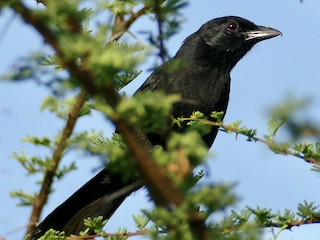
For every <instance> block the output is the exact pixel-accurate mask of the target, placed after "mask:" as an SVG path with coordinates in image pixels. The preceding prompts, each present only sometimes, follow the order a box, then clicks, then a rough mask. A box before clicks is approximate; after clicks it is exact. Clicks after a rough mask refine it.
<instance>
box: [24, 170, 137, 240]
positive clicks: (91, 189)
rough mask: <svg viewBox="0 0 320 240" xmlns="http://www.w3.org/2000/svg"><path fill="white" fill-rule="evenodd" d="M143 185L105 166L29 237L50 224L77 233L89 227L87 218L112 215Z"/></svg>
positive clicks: (32, 238) (57, 228)
mask: <svg viewBox="0 0 320 240" xmlns="http://www.w3.org/2000/svg"><path fill="white" fill-rule="evenodd" d="M141 187H142V183H141V182H140V180H136V179H135V178H131V179H129V180H128V179H123V175H121V174H120V173H113V172H110V171H109V170H108V169H107V168H105V169H103V170H102V171H101V172H99V173H98V174H97V175H96V176H95V177H94V178H92V179H91V180H90V181H89V182H87V183H86V184H85V185H84V186H82V187H81V188H80V189H79V190H78V191H76V192H75V193H74V194H73V195H72V196H71V197H69V198H68V199H67V200H66V201H65V202H63V203H62V204H61V205H60V206H58V207H57V208H56V209H55V210H54V211H53V212H52V213H50V214H49V215H48V216H47V217H46V218H45V219H44V220H43V221H42V222H41V223H40V224H39V225H38V226H37V227H36V228H35V229H34V230H33V232H32V233H31V236H30V238H29V239H30V240H35V239H38V238H39V237H41V236H42V235H43V234H44V233H45V232H46V231H48V230H49V229H51V228H53V229H55V230H58V231H65V234H66V236H67V235H70V234H78V233H79V232H80V231H84V230H85V229H86V227H85V225H84V223H83V220H84V219H85V218H87V217H91V218H94V217H98V216H103V218H104V219H109V218H110V217H111V216H112V214H113V213H114V212H115V210H116V209H117V208H118V207H119V206H120V204H121V203H122V202H123V201H124V199H125V198H126V197H127V196H128V195H130V194H131V193H132V192H133V191H135V190H138V189H139V188H141ZM89 234H90V233H89Z"/></svg>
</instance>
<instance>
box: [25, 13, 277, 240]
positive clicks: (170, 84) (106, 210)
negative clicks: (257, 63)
mask: <svg viewBox="0 0 320 240" xmlns="http://www.w3.org/2000/svg"><path fill="white" fill-rule="evenodd" d="M278 35H281V32H279V31H278V30H276V29H272V28H268V27H262V26H257V25H255V24H254V23H252V22H250V21H248V20H246V19H243V18H240V17H235V16H228V17H221V18H216V19H213V20H211V21H208V22H207V23H205V24H204V25H202V26H201V28H200V29H199V30H198V31H196V32H195V33H193V34H192V35H190V36H189V37H188V38H187V39H186V40H185V41H184V42H183V45H182V46H181V48H180V49H179V50H178V52H177V54H176V55H175V56H174V57H173V59H171V60H169V61H168V62H166V63H164V64H163V65H162V66H160V67H159V68H158V69H156V70H155V71H154V72H153V73H152V74H151V75H150V76H149V78H148V79H147V80H146V82H145V83H144V84H143V85H142V86H141V87H140V89H139V90H138V91H145V90H151V91H152V90H163V91H164V92H165V93H167V94H173V93H176V94H179V95H180V96H181V100H180V101H179V102H178V103H176V104H174V106H173V111H172V116H173V117H181V116H186V117H189V116H190V115H191V114H192V112H194V111H201V112H202V113H204V114H205V115H207V116H208V117H209V118H210V114H211V113H212V112H213V111H223V112H224V113H225V112H226V110H227V105H228V101H229V91H230V72H231V70H232V68H233V67H234V66H235V65H236V64H237V62H238V61H239V60H240V59H241V58H242V57H243V56H244V55H245V54H246V53H247V52H248V51H249V50H250V49H251V48H252V47H253V46H254V45H255V44H256V43H258V42H260V41H262V40H266V39H269V38H273V37H276V36H278ZM172 61H178V62H179V64H181V65H182V67H181V68H176V69H174V70H172V71H169V70H168V68H169V67H170V66H171V65H172V64H174V62H172ZM174 130H175V129H174ZM216 135H217V128H214V127H213V128H212V130H211V132H210V133H209V134H207V135H205V136H203V140H204V141H205V143H206V144H207V145H208V147H210V146H211V145H212V143H213V141H214V139H215V137H216ZM148 138H149V140H150V142H151V143H152V144H154V145H156V144H161V145H164V144H165V142H166V138H167V136H165V135H164V134H162V133H159V134H152V135H151V134H150V135H148ZM121 179H122V177H121V176H120V175H119V174H118V173H114V172H112V171H110V169H108V167H106V168H105V169H103V170H102V171H101V172H99V173H98V174H97V175H96V176H95V177H94V178H92V179H91V180H90V181H89V182H87V183H86V184H85V185H84V186H83V187H81V188H80V189H79V190H78V191H77V192H75V193H74V194H73V195H72V196H71V197H70V198H68V199H67V200H66V201H65V202H64V203H62V204H61V205H60V206H59V207H57V208H56V209H55V210H54V211H53V212H52V213H51V214H49V215H48V216H47V217H46V218H45V219H44V220H43V222H42V223H40V224H39V225H38V226H37V227H36V228H35V229H34V231H33V232H32V234H31V238H30V239H37V238H39V237H40V236H42V235H43V234H44V233H45V232H46V231H47V230H49V229H50V228H53V229H56V230H60V231H65V233H66V235H69V234H78V233H79V232H80V231H82V230H84V229H85V226H84V225H83V219H84V218H87V217H97V216H103V217H104V218H106V219H107V218H110V217H111V216H112V214H113V213H114V211H115V210H116V209H117V208H118V207H119V206H120V204H121V203H122V202H123V201H124V199H125V198H126V196H128V195H129V194H131V193H132V192H133V191H135V190H137V189H139V188H140V187H142V184H141V183H140V182H139V180H135V179H134V178H133V179H132V180H129V181H128V180H127V181H124V180H121ZM128 186H130V188H129V189H126V188H127V187H128ZM119 191H122V192H124V194H119Z"/></svg>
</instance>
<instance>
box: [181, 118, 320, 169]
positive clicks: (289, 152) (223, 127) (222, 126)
mask: <svg viewBox="0 0 320 240" xmlns="http://www.w3.org/2000/svg"><path fill="white" fill-rule="evenodd" d="M181 120H183V121H198V122H202V123H204V124H207V125H211V126H215V127H219V128H220V130H223V131H230V132H233V133H235V134H240V135H243V136H246V137H248V135H246V134H245V133H243V132H241V131H239V130H238V129H237V128H234V127H232V126H230V125H226V124H223V123H222V122H214V121H210V120H207V119H202V118H195V117H190V118H181ZM250 139H252V140H253V141H254V142H260V143H263V144H265V145H267V146H268V147H269V148H270V149H271V150H272V149H273V148H274V147H276V146H277V143H275V142H274V141H267V140H264V139H262V138H259V137H256V136H254V137H252V136H250ZM280 153H281V154H284V155H291V156H294V157H297V158H300V159H303V160H304V161H306V162H308V163H312V164H316V165H320V161H318V160H316V159H314V158H310V157H305V156H302V155H300V154H297V153H295V152H293V151H292V150H290V149H283V150H282V151H281V152H280Z"/></svg>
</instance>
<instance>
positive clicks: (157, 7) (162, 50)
mask: <svg viewBox="0 0 320 240" xmlns="http://www.w3.org/2000/svg"><path fill="white" fill-rule="evenodd" d="M160 4H161V3H160V1H159V0H155V1H154V12H155V14H156V18H157V24H158V40H159V54H158V55H159V57H160V59H161V61H162V62H163V63H164V62H165V57H166V51H165V48H164V43H163V32H162V21H163V19H162V13H161V7H160Z"/></svg>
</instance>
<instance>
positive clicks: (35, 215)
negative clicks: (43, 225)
mask: <svg viewBox="0 0 320 240" xmlns="http://www.w3.org/2000/svg"><path fill="white" fill-rule="evenodd" d="M86 99H87V94H86V91H84V90H82V91H81V92H80V94H79V96H78V97H77V101H76V102H75V104H74V105H73V107H72V109H71V111H70V113H69V117H68V120H67V123H66V126H65V127H64V129H63V132H62V136H61V139H60V141H59V143H58V145H57V146H56V149H55V150H54V152H53V155H52V158H51V166H50V168H49V169H47V170H46V172H45V176H44V180H43V184H42V187H41V189H40V192H39V194H38V197H37V198H36V199H35V200H34V202H33V207H32V212H31V215H30V219H29V222H30V223H37V222H39V218H40V214H41V212H42V209H43V207H44V205H45V204H46V202H47V199H48V195H49V194H50V191H51V186H52V184H53V179H54V176H55V173H56V171H57V169H58V166H59V163H60V160H61V158H62V155H63V152H64V150H65V148H66V145H67V141H68V139H69V138H70V136H71V134H72V132H73V129H74V127H75V124H76V121H77V119H78V115H79V112H80V110H81V108H82V107H83V104H84V103H85V101H86ZM34 228H35V224H29V225H28V229H27V233H26V234H30V233H31V232H32V231H33V229H34Z"/></svg>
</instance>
